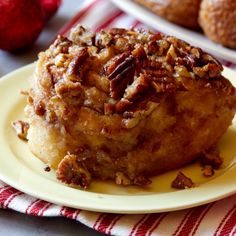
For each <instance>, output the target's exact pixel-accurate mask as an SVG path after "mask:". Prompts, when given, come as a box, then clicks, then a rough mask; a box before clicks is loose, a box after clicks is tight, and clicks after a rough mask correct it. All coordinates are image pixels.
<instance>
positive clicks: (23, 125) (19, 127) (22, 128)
mask: <svg viewBox="0 0 236 236" xmlns="http://www.w3.org/2000/svg"><path fill="white" fill-rule="evenodd" d="M11 125H12V127H13V128H14V130H15V131H16V134H17V136H18V137H19V138H20V139H23V140H27V133H28V129H29V123H28V122H24V121H22V120H16V121H13V122H12V124H11Z"/></svg>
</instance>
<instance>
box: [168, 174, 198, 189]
mask: <svg viewBox="0 0 236 236" xmlns="http://www.w3.org/2000/svg"><path fill="white" fill-rule="evenodd" d="M171 187H172V188H177V189H186V188H192V187H194V183H193V181H192V180H191V179H190V178H188V177H187V176H186V175H184V174H183V173H182V172H181V171H179V173H178V175H177V176H176V178H175V179H174V180H173V181H172V183H171Z"/></svg>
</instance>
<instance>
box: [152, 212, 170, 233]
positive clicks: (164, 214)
mask: <svg viewBox="0 0 236 236" xmlns="http://www.w3.org/2000/svg"><path fill="white" fill-rule="evenodd" d="M167 215H168V213H163V214H162V215H161V217H160V218H159V219H158V220H157V221H156V223H155V224H154V227H153V228H151V229H150V231H149V232H148V236H150V235H151V234H152V232H153V231H154V230H155V229H157V227H158V226H159V225H160V223H161V222H162V220H163V219H164V218H165V217H166V216H167Z"/></svg>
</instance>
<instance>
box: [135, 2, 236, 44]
mask: <svg viewBox="0 0 236 236" xmlns="http://www.w3.org/2000/svg"><path fill="white" fill-rule="evenodd" d="M134 1H135V2H137V3H139V4H141V5H142V6H145V7H146V8H148V9H149V10H151V11H153V12H154V13H155V14H157V15H159V16H161V17H163V18H165V19H167V20H169V21H171V22H173V23H176V24H178V25H181V26H184V27H187V28H190V29H193V30H198V29H200V28H201V29H202V30H203V32H204V34H205V35H206V36H207V37H208V38H209V39H211V40H212V41H214V42H216V43H219V44H222V45H224V46H226V47H229V48H233V49H236V30H235V25H236V14H235V11H236V1H235V0H193V1H191V0H183V1H180V0H166V1H163V0H134Z"/></svg>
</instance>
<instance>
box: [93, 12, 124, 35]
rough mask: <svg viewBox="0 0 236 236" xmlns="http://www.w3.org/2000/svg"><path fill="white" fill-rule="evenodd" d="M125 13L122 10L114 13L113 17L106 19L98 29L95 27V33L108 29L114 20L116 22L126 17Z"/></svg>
mask: <svg viewBox="0 0 236 236" xmlns="http://www.w3.org/2000/svg"><path fill="white" fill-rule="evenodd" d="M124 14H125V13H124V12H123V11H121V10H117V11H116V12H115V13H113V14H112V15H111V16H109V17H108V18H106V20H105V21H103V22H102V23H101V24H99V25H98V26H97V27H95V31H100V30H102V29H105V28H107V27H108V26H109V25H110V24H111V23H112V22H113V21H114V20H116V19H117V18H118V17H120V16H122V15H124Z"/></svg>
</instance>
